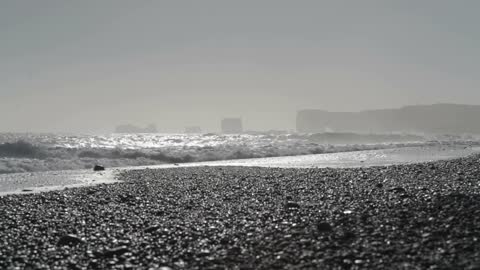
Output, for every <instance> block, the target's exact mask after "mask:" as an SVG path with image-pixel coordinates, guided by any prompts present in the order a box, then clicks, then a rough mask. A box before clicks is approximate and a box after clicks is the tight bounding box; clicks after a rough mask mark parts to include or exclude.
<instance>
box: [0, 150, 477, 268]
mask: <svg viewBox="0 0 480 270" xmlns="http://www.w3.org/2000/svg"><path fill="white" fill-rule="evenodd" d="M120 177H121V179H122V182H120V183H115V184H112V185H96V186H89V187H83V188H75V189H68V190H61V191H51V192H46V193H39V194H25V195H8V196H4V197H0V213H1V215H2V217H3V219H2V220H0V239H3V245H2V247H0V268H7V269H8V268H10V267H20V268H25V267H28V266H30V267H33V268H35V269H42V268H45V269H48V268H54V267H56V266H58V267H71V268H76V269H87V268H107V269H108V268H110V269H111V268H114V267H116V266H123V267H124V268H129V267H130V268H131V269H138V268H139V269H149V268H153V269H155V268H156V269H160V267H162V266H164V267H170V268H172V269H205V268H209V269H221V268H231V269H272V268H285V267H286V268H302V269H319V268H322V269H344V268H349V269H362V268H363V269H385V268H389V269H392V268H393V269H428V268H430V269H478V267H480V260H479V259H478V258H480V237H479V235H480V182H479V180H478V179H480V155H474V156H469V157H464V158H458V159H453V160H444V161H436V162H428V163H420V164H406V165H392V166H380V167H362V168H315V169H313V168H261V167H233V166H232V167H188V168H187V167H179V168H169V169H146V170H131V171H125V172H123V173H121V175H120ZM165 269H168V268H165Z"/></svg>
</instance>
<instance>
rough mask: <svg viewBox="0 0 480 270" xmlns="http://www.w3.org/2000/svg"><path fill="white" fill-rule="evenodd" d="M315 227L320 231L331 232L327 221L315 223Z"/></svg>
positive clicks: (331, 229)
mask: <svg viewBox="0 0 480 270" xmlns="http://www.w3.org/2000/svg"><path fill="white" fill-rule="evenodd" d="M317 229H318V231H320V232H331V231H333V228H332V225H330V224H329V223H327V222H320V223H318V224H317Z"/></svg>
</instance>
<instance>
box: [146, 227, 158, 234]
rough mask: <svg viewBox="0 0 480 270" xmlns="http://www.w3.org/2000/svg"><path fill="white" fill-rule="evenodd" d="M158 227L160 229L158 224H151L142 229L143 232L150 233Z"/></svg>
mask: <svg viewBox="0 0 480 270" xmlns="http://www.w3.org/2000/svg"><path fill="white" fill-rule="evenodd" d="M158 229H160V226H151V227H148V228H146V229H145V230H144V232H146V233H152V232H155V231H158Z"/></svg>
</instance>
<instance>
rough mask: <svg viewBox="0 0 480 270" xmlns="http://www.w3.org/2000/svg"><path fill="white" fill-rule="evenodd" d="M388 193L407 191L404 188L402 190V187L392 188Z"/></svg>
mask: <svg viewBox="0 0 480 270" xmlns="http://www.w3.org/2000/svg"><path fill="white" fill-rule="evenodd" d="M388 191H390V192H394V193H405V192H407V191H406V190H405V189H404V188H402V187H395V188H391V189H389V190H388Z"/></svg>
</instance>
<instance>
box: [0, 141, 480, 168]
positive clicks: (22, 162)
mask: <svg viewBox="0 0 480 270" xmlns="http://www.w3.org/2000/svg"><path fill="white" fill-rule="evenodd" d="M452 144H455V145H460V146H462V145H468V146H476V145H480V140H479V139H478V138H475V137H472V136H436V137H426V136H421V135H401V134H400V135H399V134H391V135H364V134H354V133H317V134H287V133H281V134H279V133H252V134H228V135H227V134H213V133H209V134H104V135H86V134H33V133H0V174H9V173H24V172H45V171H64V170H80V169H90V168H92V167H93V166H94V165H95V164H100V165H103V166H105V167H109V168H111V167H131V166H148V165H161V164H179V163H191V162H205V161H222V160H240V159H252V158H265V157H284V156H303V155H312V154H325V153H340V152H353V151H362V150H378V149H395V148H404V147H412V146H435V145H452Z"/></svg>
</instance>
